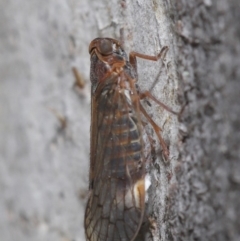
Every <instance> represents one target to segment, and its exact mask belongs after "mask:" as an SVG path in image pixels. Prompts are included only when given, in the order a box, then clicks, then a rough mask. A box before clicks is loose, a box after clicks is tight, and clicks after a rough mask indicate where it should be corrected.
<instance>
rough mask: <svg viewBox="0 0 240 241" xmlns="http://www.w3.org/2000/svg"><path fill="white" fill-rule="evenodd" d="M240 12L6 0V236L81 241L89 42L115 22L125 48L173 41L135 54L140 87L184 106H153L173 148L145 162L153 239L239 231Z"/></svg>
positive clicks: (223, 6) (184, 0) (0, 127)
mask: <svg viewBox="0 0 240 241" xmlns="http://www.w3.org/2000/svg"><path fill="white" fill-rule="evenodd" d="M239 12H240V6H239V3H238V1H237V0H231V1H227V0H219V1H217V2H216V3H215V2H212V1H211V0H204V1H194V0H180V1H176V0H171V1H170V0H169V1H163V0H153V1H145V0H137V1H130V0H126V1H120V0H112V1H109V0H93V1H87V0H80V1H77V0H58V1H52V0H50V1H40V0H33V1H24V0H18V1H13V0H8V1H7V0H0V191H1V195H0V237H1V238H0V240H1V241H13V240H18V241H30V240H31V241H35V240H36V241H43V240H44V241H47V240H51V241H55V240H61V241H70V240H71V241H73V240H74V241H82V240H85V237H84V229H83V217H84V209H85V204H86V200H87V194H88V192H87V190H88V168H89V141H90V140H89V134H90V132H89V131H90V82H89V66H90V62H89V54H88V45H89V43H90V41H91V40H92V39H94V38H95V37H113V38H119V37H120V36H119V30H120V28H123V29H124V45H125V49H126V51H127V52H130V51H137V52H140V53H144V54H148V55H156V54H157V53H158V52H159V51H160V49H161V48H162V47H163V46H165V45H167V46H168V47H169V51H168V53H167V56H166V58H165V60H163V61H158V62H156V63H155V62H151V61H146V60H138V75H139V80H138V81H139V85H140V87H141V89H142V90H149V89H151V87H152V85H153V83H154V82H155V80H157V81H156V84H155V85H154V88H153V89H152V94H153V95H154V96H156V97H157V98H158V99H159V100H160V101H162V102H163V103H165V104H166V105H168V106H169V107H171V108H172V109H174V110H178V111H179V110H180V109H182V107H183V106H184V108H183V109H182V110H183V111H182V114H181V115H180V117H179V118H178V117H177V116H174V115H172V114H171V113H169V112H167V111H166V110H164V109H162V108H161V107H159V106H157V105H155V104H154V103H152V102H151V103H152V106H151V107H148V108H147V110H148V112H149V113H150V114H151V116H152V117H153V119H154V120H155V121H156V122H157V123H158V124H159V126H160V127H162V129H163V132H162V135H163V138H164V140H165V141H166V143H167V144H168V145H169V148H170V157H169V160H167V161H164V160H163V158H162V156H161V154H160V153H159V152H158V150H159V148H160V147H159V145H158V144H156V145H157V147H156V150H157V159H156V161H154V163H152V164H151V167H150V173H151V183H152V185H151V187H150V190H149V200H148V204H149V205H148V209H147V213H148V216H149V218H150V220H151V227H150V229H149V230H150V233H151V237H150V239H153V240H154V241H158V240H211V241H213V240H218V241H221V240H231V241H237V240H240V229H239V227H240V221H239V218H238V217H239V216H240V210H239V200H240V174H239V173H240V161H239V159H240V158H239V157H240V150H239V142H240V134H239V131H240V128H239V127H240V122H239V120H240V118H239V116H240V108H239V103H240V97H239V96H240V95H239V91H240V71H239V66H240V44H239V40H240V25H239V16H238V15H239ZM73 66H75V67H77V68H78V70H79V72H80V73H81V75H82V76H83V78H84V80H85V81H86V86H85V87H84V88H83V89H77V88H76V87H74V82H75V79H74V76H73V74H72V71H71V68H72V67H73ZM160 72H161V73H160ZM159 73H160V75H159ZM146 106H147V105H146ZM153 138H154V139H156V136H155V135H154V134H153ZM156 140H157V139H156ZM156 143H157V141H156Z"/></svg>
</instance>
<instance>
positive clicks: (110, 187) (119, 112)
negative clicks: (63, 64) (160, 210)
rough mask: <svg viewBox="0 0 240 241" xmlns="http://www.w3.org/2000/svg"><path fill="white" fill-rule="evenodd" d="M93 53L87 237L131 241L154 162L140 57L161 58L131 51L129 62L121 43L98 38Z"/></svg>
mask: <svg viewBox="0 0 240 241" xmlns="http://www.w3.org/2000/svg"><path fill="white" fill-rule="evenodd" d="M89 53H90V55H91V72H90V78H91V83H92V110H91V112H92V114H91V115H92V116H91V160H90V174H89V179H90V187H89V188H90V190H91V193H90V197H89V200H88V203H87V208H86V212H85V232H86V238H87V240H88V241H132V240H134V239H135V237H136V235H137V234H138V231H139V228H140V226H141V224H142V220H143V215H144V207H145V176H146V170H145V163H146V162H147V161H148V160H150V159H151V154H150V152H151V149H150V148H149V146H148V145H147V144H146V141H145V140H143V138H144V137H143V136H144V135H145V136H146V133H145V131H144V127H143V123H142V119H141V112H142V114H143V115H145V116H146V115H147V114H146V112H144V111H143V109H142V106H141V104H140V94H139V92H138V87H137V85H136V81H137V73H136V56H138V57H142V58H145V59H151V60H157V57H152V56H146V55H141V54H138V53H135V52H132V53H131V54H130V62H129V61H128V59H127V55H126V53H125V52H124V50H123V49H122V47H121V45H120V43H119V42H118V41H117V40H114V39H110V38H97V39H94V40H93V41H92V42H91V44H90V46H89ZM159 56H160V54H159ZM159 56H158V57H159ZM146 117H147V118H148V119H149V118H150V117H149V116H146ZM149 120H151V119H149ZM151 124H152V125H153V127H154V128H155V131H159V130H161V129H160V128H158V129H157V130H156V128H157V127H156V126H154V125H156V124H155V123H154V122H153V121H152V120H151ZM160 138H161V137H160ZM161 141H163V140H162V139H161V140H160V142H161ZM164 144H165V143H164ZM163 149H164V148H163Z"/></svg>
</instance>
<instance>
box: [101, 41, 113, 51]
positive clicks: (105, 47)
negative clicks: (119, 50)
mask: <svg viewBox="0 0 240 241" xmlns="http://www.w3.org/2000/svg"><path fill="white" fill-rule="evenodd" d="M98 50H99V52H100V53H101V54H103V55H109V54H111V53H112V52H113V43H112V41H111V40H109V39H102V40H101V41H100V43H99V46H98Z"/></svg>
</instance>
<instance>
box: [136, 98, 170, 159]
mask: <svg viewBox="0 0 240 241" xmlns="http://www.w3.org/2000/svg"><path fill="white" fill-rule="evenodd" d="M139 106H140V111H141V112H142V113H143V115H144V116H145V117H146V118H147V120H148V121H149V122H150V124H151V125H152V127H153V129H154V131H155V133H156V135H157V137H158V140H159V142H160V145H161V146H162V149H163V154H164V156H165V157H166V158H167V159H168V157H169V151H168V148H167V145H166V143H165V141H164V140H163V138H162V136H161V134H160V131H162V129H161V128H160V127H159V126H158V125H157V124H156V123H155V122H154V121H153V119H152V118H151V117H150V116H149V115H148V113H147V112H146V110H145V109H144V108H143V106H142V105H141V103H139Z"/></svg>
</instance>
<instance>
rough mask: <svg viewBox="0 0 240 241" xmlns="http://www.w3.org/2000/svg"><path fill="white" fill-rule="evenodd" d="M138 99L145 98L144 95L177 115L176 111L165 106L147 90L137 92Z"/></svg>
mask: <svg viewBox="0 0 240 241" xmlns="http://www.w3.org/2000/svg"><path fill="white" fill-rule="evenodd" d="M139 96H140V99H141V100H142V99H145V98H146V97H148V98H149V99H151V100H153V101H154V102H156V103H157V104H158V105H160V106H161V107H163V108H164V109H165V110H167V111H169V112H170V113H172V114H174V115H178V114H179V113H178V112H176V111H173V110H172V109H171V108H170V107H168V106H166V105H165V104H163V103H162V102H161V101H159V100H158V99H157V98H155V97H154V96H153V95H152V94H151V93H150V92H149V91H144V92H142V93H140V94H139Z"/></svg>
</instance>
